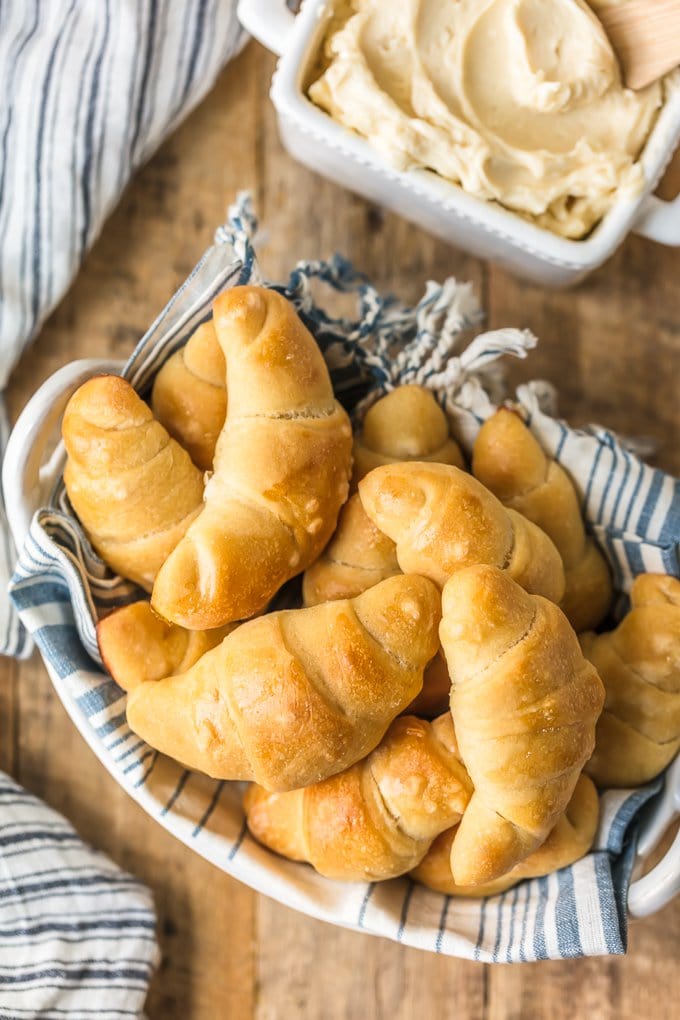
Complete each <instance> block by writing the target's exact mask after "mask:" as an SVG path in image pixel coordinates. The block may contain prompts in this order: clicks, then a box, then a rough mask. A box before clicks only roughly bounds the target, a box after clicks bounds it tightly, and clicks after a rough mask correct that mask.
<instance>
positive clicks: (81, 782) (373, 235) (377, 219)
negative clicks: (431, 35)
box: [0, 44, 680, 1020]
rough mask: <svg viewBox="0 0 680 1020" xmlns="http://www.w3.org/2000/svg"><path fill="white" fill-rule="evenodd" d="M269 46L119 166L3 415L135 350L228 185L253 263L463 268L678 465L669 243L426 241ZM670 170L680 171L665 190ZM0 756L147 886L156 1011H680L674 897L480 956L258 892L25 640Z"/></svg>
mask: <svg viewBox="0 0 680 1020" xmlns="http://www.w3.org/2000/svg"><path fill="white" fill-rule="evenodd" d="M272 69H273V61H272V59H271V58H270V57H269V55H267V54H265V53H264V51H263V50H261V49H260V47H259V46H257V45H256V44H251V45H250V46H249V47H248V49H247V50H246V51H245V52H244V53H243V54H242V55H241V57H240V58H239V59H238V60H237V61H236V63H235V64H234V65H232V66H231V67H230V68H228V69H227V71H226V72H225V73H224V74H223V75H222V77H221V79H220V80H219V82H218V84H217V86H216V88H215V90H214V91H213V92H212V93H211V95H210V96H209V97H208V98H207V100H206V101H205V102H204V103H203V104H202V106H200V107H199V108H198V109H197V110H196V111H195V112H194V113H193V115H192V116H191V117H190V118H189V119H188V120H187V121H186V123H185V124H184V125H183V126H182V127H181V128H180V129H179V130H178V131H177V133H176V134H175V135H174V136H173V137H172V138H171V139H170V140H169V142H168V143H167V144H166V145H164V147H163V148H162V149H161V151H160V152H159V153H158V154H157V155H156V156H155V158H154V159H153V160H152V161H151V162H150V163H149V165H148V166H147V167H146V168H145V169H143V170H142V172H141V173H140V174H139V175H138V176H137V178H136V179H135V181H134V182H133V183H132V184H131V186H130V187H129V189H128V191H127V192H126V194H125V195H124V197H123V200H122V202H121V204H120V206H119V208H118V210H117V211H116V212H115V213H114V215H113V216H112V218H111V220H110V221H109V223H108V224H107V226H106V228H105V229H104V232H103V234H102V237H101V239H100V240H99V242H98V243H97V244H96V246H95V248H94V249H93V251H92V252H91V254H90V255H89V257H88V258H87V260H86V262H85V265H84V266H83V269H82V271H81V273H80V275H79V277H78V279H77V281H76V283H75V285H74V287H73V288H72V290H71V291H70V293H69V294H68V296H67V297H66V298H65V300H64V301H63V302H62V304H61V305H60V306H59V308H58V309H57V310H56V312H55V313H54V314H53V315H52V317H51V318H50V320H49V321H48V323H47V324H46V326H45V328H44V329H43V331H42V334H41V336H40V337H39V339H38V341H37V343H36V344H35V345H34V347H33V348H32V349H31V350H30V351H29V353H28V354H26V356H25V357H24V359H23V361H22V363H21V365H20V366H19V368H18V370H17V372H16V373H15V376H14V378H13V381H12V385H11V390H10V409H11V413H12V414H13V415H14V416H16V414H17V413H18V412H19V411H20V410H21V407H22V406H23V404H24V403H25V402H26V400H27V399H28V398H29V396H30V395H31V393H32V392H33V391H34V390H35V389H36V387H37V386H38V385H39V384H40V383H41V382H42V381H43V380H44V379H45V378H46V377H47V376H48V375H49V374H50V373H52V372H53V371H55V369H57V368H59V367H60V366H61V365H64V364H65V363H66V362H68V361H71V360H73V359H74V358H80V357H84V356H86V355H92V356H102V355H114V356H116V357H123V356H126V355H127V354H129V352H130V351H131V350H132V348H133V346H134V344H135V343H136V341H137V340H138V338H139V337H140V336H141V335H142V334H143V333H144V331H145V330H146V328H147V326H148V325H149V323H150V322H151V320H152V319H153V318H154V317H155V315H156V313H157V312H158V310H159V309H160V308H161V307H162V306H163V305H164V304H165V302H166V300H167V299H168V298H169V297H170V295H171V294H172V292H173V291H174V289H175V288H176V287H177V285H178V284H179V283H180V282H181V281H182V280H183V279H184V278H185V276H186V275H187V273H188V272H189V270H190V269H191V268H192V266H193V265H194V263H195V262H196V260H197V258H198V257H199V256H200V254H201V253H202V251H203V250H204V249H205V248H206V247H207V246H208V245H209V243H210V241H211V237H212V233H213V230H214V228H215V226H216V225H217V224H219V223H220V222H221V221H222V219H223V214H224V210H225V206H226V205H227V204H228V202H230V201H231V200H232V199H233V197H234V195H235V193H236V191H237V190H238V189H241V188H249V189H250V190H251V191H252V193H253V195H254V197H255V200H256V203H257V209H258V212H259V215H260V222H261V223H262V224H264V225H265V227H266V238H265V243H263V244H261V245H260V247H259V251H260V254H261V261H262V264H263V267H264V269H265V272H266V273H267V274H268V275H269V276H270V277H271V278H274V279H277V278H278V279H281V278H283V277H284V276H285V275H286V274H287V271H288V269H289V268H290V266H291V264H292V263H293V262H294V261H295V260H296V259H298V258H302V257H305V256H309V257H315V256H318V255H327V254H330V253H331V252H332V251H334V250H338V251H341V252H343V253H344V254H346V255H347V256H349V257H350V258H351V259H353V260H354V262H355V263H356V264H357V266H359V267H360V268H361V269H363V270H364V271H365V272H366V273H368V274H369V275H370V276H371V277H372V278H373V279H374V280H375V281H377V283H378V284H379V285H384V286H385V287H389V288H391V289H392V290H394V291H395V292H396V293H397V294H399V295H400V296H402V297H403V298H404V299H408V300H410V299H415V298H416V297H417V296H418V295H420V293H421V292H422V289H423V286H424V283H425V281H426V280H428V279H442V278H444V277H445V276H448V275H455V276H457V277H459V278H460V279H463V280H472V281H473V282H474V284H475V286H476V288H477V291H478V293H479V294H480V296H481V298H482V300H483V303H484V305H485V307H486V309H487V311H488V321H489V324H490V326H491V327H495V326H500V325H518V326H528V327H530V328H531V329H532V330H533V331H534V332H535V333H536V334H537V335H538V337H539V338H540V346H539V348H538V349H537V350H536V351H535V352H534V353H533V354H532V356H531V360H530V362H528V363H522V364H519V365H515V366H513V368H512V376H513V379H517V380H519V379H527V378H530V377H543V378H547V379H550V380H552V381H553V382H555V383H557V384H558V386H559V389H560V393H561V406H560V411H561V413H562V414H563V415H564V416H565V417H567V418H569V419H570V420H571V421H572V422H573V423H575V424H578V423H582V422H585V421H587V420H590V421H598V422H601V423H603V424H606V425H608V426H611V427H612V428H614V429H618V430H620V431H621V432H624V433H628V434H638V435H639V434H644V435H648V436H651V437H653V438H654V439H655V440H656V441H657V443H658V454H657V457H656V460H657V463H658V464H659V465H661V466H663V467H664V468H666V469H668V470H671V471H673V472H675V473H676V474H680V443H679V442H678V439H679V433H680V428H679V427H680V402H679V400H678V380H679V378H680V301H679V300H678V298H679V296H680V295H679V289H678V281H679V280H680V254H679V253H678V251H677V250H673V249H668V248H666V249H664V248H662V247H659V246H655V245H654V244H651V243H648V242H645V241H642V240H640V239H638V238H631V239H629V241H628V242H627V243H626V244H625V245H624V247H623V249H622V250H621V251H620V252H619V253H618V254H617V256H616V257H615V258H614V259H613V260H612V261H611V262H610V263H609V264H608V265H607V266H606V267H604V269H602V270H600V271H599V272H597V273H596V274H595V275H594V276H593V277H591V278H590V279H589V280H588V281H587V282H586V283H585V284H584V285H582V286H581V287H580V288H579V289H577V290H576V291H572V292H566V293H552V292H547V291H542V290H539V289H537V288H535V287H532V286H529V285H527V284H523V283H520V282H517V281H515V280H513V279H511V278H510V277H508V276H507V275H506V274H505V273H504V272H502V271H500V270H498V269H496V268H492V267H490V266H487V265H485V264H484V263H482V262H480V261H478V260H476V259H473V258H470V257H467V256H466V255H464V254H462V253H461V252H458V251H455V250H453V249H451V248H449V247H447V246H446V245H444V244H443V243H440V242H438V241H435V240H433V239H432V238H430V237H428V236H427V235H425V234H423V233H422V232H421V231H419V230H417V229H416V228H415V227H412V226H410V225H409V224H407V223H406V222H404V221H402V220H400V219H398V218H397V217H395V216H393V215H389V214H386V213H384V212H383V211H381V210H380V209H378V208H376V207H375V206H371V205H368V204H366V203H365V202H363V201H362V200H360V199H358V198H356V197H355V196H353V195H351V194H349V193H347V192H345V191H343V190H341V189H340V188H338V187H336V186H334V185H332V184H330V183H328V182H326V181H323V180H321V179H319V178H317V177H315V176H314V175H313V174H311V173H310V172H308V171H307V170H305V169H303V168H301V167H300V166H298V165H297V164H295V163H294V162H293V161H292V160H291V159H290V158H289V157H288V156H287V155H286V154H285V153H284V152H283V150H282V148H281V145H280V143H279V140H278V136H277V130H276V122H275V116H274V113H273V111H272V108H271V106H270V104H269V101H268V89H269V81H270V77H271V72H272ZM675 190H677V186H676V188H675ZM0 670H2V675H1V676H0V768H3V769H5V770H6V771H8V772H10V773H11V774H12V775H14V776H16V777H17V779H18V780H19V781H20V782H21V783H23V784H24V785H25V786H26V787H28V788H29V789H30V790H32V791H33V792H35V793H36V794H38V795H39V796H40V797H42V798H44V799H45V800H46V801H47V802H48V803H49V804H51V805H52V806H54V807H55V808H57V809H58V810H60V811H62V812H63V813H64V814H65V815H66V816H67V817H68V818H69V819H70V820H71V821H72V822H73V823H74V824H75V825H76V826H77V828H78V830H79V831H80V832H81V834H82V835H83V837H84V838H85V839H87V840H89V841H90V842H91V843H93V844H94V845H95V846H97V847H99V848H101V849H102V850H105V851H106V852H107V853H108V854H110V855H111V857H113V858H114V859H115V860H116V861H117V862H118V863H119V864H120V865H122V866H123V867H124V868H127V869H129V870H131V871H132V872H134V873H135V874H136V875H138V876H139V877H140V878H142V879H143V880H144V881H146V882H147V883H148V884H149V885H150V886H151V887H152V888H153V890H154V894H155V899H156V905H157V908H158V912H159V918H160V924H159V936H160V942H161V947H162V953H163V960H162V964H161V967H160V971H159V973H158V974H157V976H156V978H155V980H154V982H153V986H152V990H151V994H150V997H149V1002H148V1013H149V1016H150V1018H151V1020H156V1018H163V1020H197V1018H201V1020H213V1018H223V1017H225V1018H226V1017H229V1018H232V1017H233V1018H237V1020H250V1018H258V1020H265V1018H267V1020H269V1018H281V1020H296V1018H305V1020H308V1018H309V1020H317V1018H320V1020H321V1018H322V1020H341V1018H350V1017H351V1018H356V1020H373V1018H386V1020H402V1018H403V1020H407V1018H409V1020H410V1018H412V1017H413V1016H416V1015H417V1016H420V1017H423V1018H428V1020H429V1018H439V1017H452V1018H453V1017H455V1018H457V1020H468V1018H470V1020H481V1018H485V1020H486V1018H488V1020H510V1018H521V1020H533V1018H538V1017H541V1018H542V1017H551V1018H557V1020H560V1018H563V1017H564V1018H566V1017H570V1018H575V1017H576V1018H581V1017H583V1018H586V1017H587V1018H589V1020H600V1018H601V1020H610V1018H611V1020H614V1018H616V1020H628V1018H630V1020H633V1018H634V1020H640V1018H647V1017H651V1016H654V1018H655V1020H666V1018H668V1020H671V1018H677V1017H678V1016H679V1015H680V1013H679V1012H678V1010H679V1007H678V1005H677V1002H678V996H679V995H680V968H678V964H677V959H678V950H679V949H680V898H678V899H677V900H676V901H675V902H674V903H673V904H671V905H670V906H668V907H667V908H666V909H665V910H664V911H662V912H661V913H660V914H658V915H657V916H655V917H652V918H649V919H647V920H644V921H638V922H636V923H635V924H634V925H633V926H632V929H631V932H630V950H629V953H628V956H627V957H626V958H618V959H598V960H580V961H575V962H564V963H539V964H524V965H521V966H494V967H490V966H486V965H482V964H477V963H467V962H463V961H459V960H452V959H448V958H445V957H438V956H435V955H430V954H427V953H423V952H420V951H418V950H414V949H408V948H404V947H403V946H399V945H395V944H392V943H389V942H387V941H384V940H382V939H376V938H369V937H368V936H364V935H360V934H355V933H353V932H348V931H342V930H340V929H337V928H332V927H330V926H327V925H323V924H321V923H318V922H315V921H312V920H309V919H308V918H306V917H302V916H301V915H299V914H296V913H294V912H292V911H291V910H288V909H287V908H285V907H282V906H279V905H277V904H276V903H273V902H272V901H270V900H268V899H265V898H264V897H262V896H258V895H256V894H254V893H252V892H251V891H250V890H249V889H247V888H245V887H244V886H241V885H239V884H238V883H237V882H235V881H233V880H231V879H229V878H228V877H226V876H225V875H223V874H222V873H221V872H219V871H218V870H217V869H216V868H214V867H213V866H212V865H210V864H208V863H206V862H205V861H203V860H201V859H200V858H199V857H197V856H195V855H194V854H193V853H192V852H191V851H189V850H188V849H186V848H185V847H184V846H183V845H181V844H180V843H179V842H177V841H176V840H174V839H173V837H172V836H170V835H169V834H167V833H166V832H164V831H163V830H162V829H161V828H160V826H158V825H157V824H156V823H155V822H153V821H152V820H151V819H150V818H149V817H147V815H145V813H144V812H143V811H142V809H141V808H140V807H138V806H137V805H136V804H134V803H133V802H132V800H130V798H129V797H128V796H127V795H126V794H125V793H124V792H123V790H122V789H121V788H120V787H118V786H117V785H116V784H115V783H114V781H113V780H112V779H111V778H110V776H109V775H108V773H107V772H106V771H105V769H104V767H103V766H102V765H101V764H100V763H99V762H98V761H97V759H96V758H95V757H94V755H93V754H92V752H91V751H90V750H89V749H88V747H87V746H86V744H85V743H84V741H83V740H82V738H81V737H80V736H79V734H78V733H77V731H76V730H75V728H74V727H73V724H72V723H71V722H70V720H69V718H68V717H67V715H66V712H65V711H64V709H63V708H62V706H61V703H60V702H59V700H58V698H57V696H56V695H55V693H54V691H53V690H52V687H51V684H50V682H49V680H48V677H47V674H46V672H45V669H44V667H43V665H42V663H41V661H40V659H39V658H38V656H37V655H34V656H33V657H32V658H31V659H30V660H29V661H27V662H25V663H22V664H17V663H12V662H7V661H6V660H3V661H2V662H1V663H0Z"/></svg>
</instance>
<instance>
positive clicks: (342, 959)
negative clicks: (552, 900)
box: [255, 897, 484, 1020]
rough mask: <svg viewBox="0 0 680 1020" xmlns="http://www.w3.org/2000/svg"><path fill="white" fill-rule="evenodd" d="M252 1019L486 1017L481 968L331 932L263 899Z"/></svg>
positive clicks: (357, 935) (336, 930)
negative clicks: (255, 997)
mask: <svg viewBox="0 0 680 1020" xmlns="http://www.w3.org/2000/svg"><path fill="white" fill-rule="evenodd" d="M258 932H259V939H258V941H259V953H258V990H259V994H258V1000H257V1010H256V1013H255V1016H256V1020H312V1018H314V1020H316V1018H319V1020H321V1018H323V1020H413V1017H414V1016H417V1015H421V1016H423V1017H428V1018H429V1017H433V1018H434V1017H437V1018H439V1017H442V1018H443V1017H460V1018H467V1017H469V1018H470V1020H472V1018H474V1020H481V1018H482V1016H483V1014H484V968H483V966H482V965H481V964H476V963H468V962H465V961H462V960H452V959H449V958H446V957H442V956H436V955H435V954H433V953H425V952H422V951H420V950H418V949H411V948H407V947H405V946H400V945H397V944H396V943H393V942H389V941H387V940H385V939H381V938H374V937H371V936H368V935H362V934H361V933H358V932H351V931H345V930H343V929H341V928H334V927H331V926H329V925H326V924H323V923H321V922H319V921H312V920H310V919H309V918H304V917H302V916H301V915H299V914H296V913H295V912H294V911H292V910H289V909H288V908H287V907H282V906H281V905H280V904H278V903H274V902H273V901H272V900H268V899H265V898H264V897H261V898H260V900H259V904H258Z"/></svg>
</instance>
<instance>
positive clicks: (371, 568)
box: [302, 493, 401, 606]
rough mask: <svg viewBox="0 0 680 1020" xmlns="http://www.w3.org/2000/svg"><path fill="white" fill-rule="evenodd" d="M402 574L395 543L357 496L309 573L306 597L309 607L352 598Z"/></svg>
mask: <svg viewBox="0 0 680 1020" xmlns="http://www.w3.org/2000/svg"><path fill="white" fill-rule="evenodd" d="M399 573H401V571H400V570H399V564H398V563H397V550H396V548H395V545H394V542H393V541H392V539H391V538H388V537H387V535H383V533H382V531H379V530H378V528H376V526H375V524H374V523H373V521H372V520H371V519H370V517H368V516H367V514H366V511H365V510H364V508H363V506H362V505H361V500H360V499H359V496H358V494H357V493H355V494H354V495H353V496H351V497H350V499H349V500H348V501H347V503H345V505H344V507H343V508H342V510H341V511H340V517H339V518H338V526H337V528H336V531H335V534H334V535H333V537H332V539H331V540H330V542H329V543H328V545H327V546H326V548H325V549H324V551H323V552H322V554H321V556H320V557H319V559H318V560H316V561H315V562H314V563H312V565H311V567H307V569H306V570H305V574H304V577H303V579H302V598H303V601H304V604H305V605H306V606H316V605H318V604H319V602H330V601H331V600H332V599H351V598H353V597H354V596H355V595H360V594H361V592H362V591H366V589H367V588H371V587H372V586H373V585H374V584H378V583H379V582H380V581H384V580H385V578H387V577H393V576H394V575H395V574H399Z"/></svg>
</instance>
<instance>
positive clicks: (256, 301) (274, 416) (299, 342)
mask: <svg viewBox="0 0 680 1020" xmlns="http://www.w3.org/2000/svg"><path fill="white" fill-rule="evenodd" d="M213 318H214V323H215V329H216V331H217V337H218V340H219V342H220V345H221V347H222V350H223V352H224V355H225V358H226V363H227V386H228V390H229V405H228V409H227V418H226V421H225V425H224V428H223V430H222V432H221V434H220V437H219V439H218V442H217V448H216V450H215V459H214V473H213V475H212V477H211V478H210V480H209V481H208V483H207V485H206V489H205V502H204V505H203V509H202V510H201V513H200V515H199V516H198V517H197V519H196V521H195V522H194V523H193V525H192V526H191V527H190V528H189V530H188V531H187V533H186V535H185V537H184V538H183V540H182V541H181V542H180V543H179V545H178V546H177V548H176V549H175V550H174V551H173V552H172V553H171V554H170V556H169V557H168V559H167V560H166V561H165V563H164V564H163V567H162V568H161V570H160V572H159V574H158V577H157V578H156V583H155V585H154V589H153V594H152V599H151V604H152V606H153V608H154V609H155V610H156V612H157V613H158V614H159V615H160V616H162V617H163V618H164V619H166V620H170V621H171V622H173V623H177V624H180V625H181V626H183V627H187V628H188V629H190V630H208V629H210V628H212V627H221V626H223V625H224V624H226V623H230V622H233V621H235V620H241V619H246V618H248V617H250V616H253V615H254V614H255V613H257V612H259V611H260V610H262V609H264V607H265V606H266V605H267V603H268V602H269V601H270V599H271V598H272V596H273V595H274V594H275V593H276V592H277V591H278V589H279V588H280V587H281V585H282V584H283V583H284V582H285V581H287V580H288V579H289V578H291V577H293V576H294V575H295V574H299V573H300V572H301V571H302V570H304V569H305V567H307V566H308V565H309V564H310V563H312V562H313V561H314V560H315V559H316V558H317V556H318V555H319V554H320V553H321V551H322V549H323V547H324V546H325V545H326V543H327V542H328V540H329V538H330V537H331V535H332V534H333V531H334V529H335V524H336V521H337V516H338V512H339V510H340V507H341V506H342V504H343V503H344V501H345V499H346V498H347V491H348V481H349V474H350V467H351V456H352V450H351V444H352V432H351V427H350V423H349V419H348V418H347V415H346V414H345V412H344V411H343V409H342V408H341V407H340V405H339V404H338V403H337V401H335V400H334V399H333V389H332V386H331V381H330V378H329V376H328V369H327V368H326V363H325V362H324V360H323V356H322V354H321V351H320V350H319V348H318V347H317V345H316V343H315V341H314V338H313V337H312V336H311V334H310V333H309V332H308V331H307V329H306V328H305V327H304V326H303V324H302V322H301V321H300V319H299V318H298V316H297V315H296V313H295V310H294V309H293V307H292V305H290V304H289V302H288V301H286V299H285V298H283V297H282V296H281V295H280V294H278V293H276V291H273V290H266V289H265V288H261V287H235V288H233V289H231V290H228V291H225V293H223V294H222V295H220V297H218V299H217V300H216V302H215V305H214V309H213Z"/></svg>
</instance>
